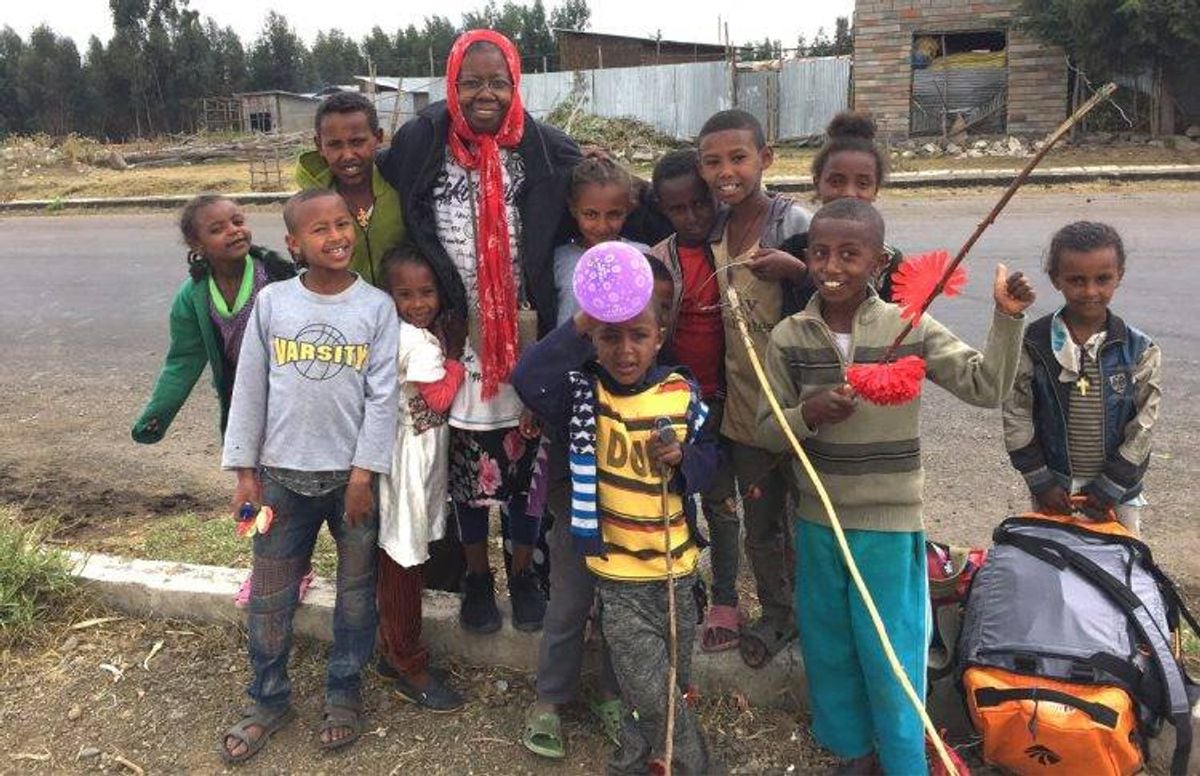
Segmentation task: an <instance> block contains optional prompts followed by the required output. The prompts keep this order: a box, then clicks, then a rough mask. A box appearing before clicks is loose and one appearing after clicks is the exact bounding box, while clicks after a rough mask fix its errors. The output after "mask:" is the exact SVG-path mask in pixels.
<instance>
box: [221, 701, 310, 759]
mask: <svg viewBox="0 0 1200 776" xmlns="http://www.w3.org/2000/svg"><path fill="white" fill-rule="evenodd" d="M295 716H296V712H295V711H293V710H292V707H291V706H285V707H284V708H282V709H280V710H279V711H271V710H270V709H264V708H263V707H261V706H248V707H247V708H245V709H243V710H242V718H241V719H239V720H238V721H237V722H235V723H234V724H233V725H232V726H231V727H230V728H229V729H228V730H226V731H225V732H224V733H222V734H221V759H222V760H224V761H225V762H226V763H227V764H229V765H236V764H237V763H244V762H246V761H247V760H249V759H250V758H251V757H253V756H254V755H256V754H258V753H259V752H260V751H262V748H263V747H264V746H266V745H267V741H269V740H270V738H271V736H273V735H275V734H276V733H278V732H279V731H280V730H282V729H283V728H284V727H285V726H286V725H287V724H288V723H289V722H291V721H292V719H294V718H295ZM252 727H260V728H262V732H261V733H259V734H258V737H257V738H254V739H252V738H251V737H250V728H252ZM230 738H234V739H237V740H238V741H241V742H242V743H243V744H245V745H246V751H244V752H242V753H241V754H239V755H235V754H230V752H229V745H228V743H227V742H228V740H229V739H230Z"/></svg>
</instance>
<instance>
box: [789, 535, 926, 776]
mask: <svg viewBox="0 0 1200 776" xmlns="http://www.w3.org/2000/svg"><path fill="white" fill-rule="evenodd" d="M794 535H795V542H796V613H797V621H798V624H799V626H800V649H801V652H802V653H803V655H804V668H805V675H806V677H807V679H808V694H809V700H810V704H811V707H812V716H813V723H812V729H813V735H814V736H816V739H817V741H818V742H819V743H820V744H821V745H822V746H824V747H825V748H826V749H829V750H830V751H831V752H833V753H834V754H836V755H837V756H839V757H843V758H853V757H862V756H863V755H866V754H869V753H870V752H872V751H874V752H877V753H878V756H879V762H880V765H881V766H882V767H883V771H884V773H886V774H888V776H908V775H909V774H924V773H926V772H927V765H926V762H925V735H924V731H923V729H922V726H921V718H920V716H919V715H918V714H917V712H916V710H915V709H913V707H912V704H911V703H910V702H909V700H908V696H907V695H906V694H905V693H904V690H903V689H902V688H901V687H900V684H899V682H897V681H896V678H895V676H894V675H893V674H892V670H891V667H890V665H889V664H888V661H887V657H886V655H885V654H884V652H883V648H882V647H881V646H880V643H879V637H878V635H877V634H876V632H875V627H874V625H873V624H872V622H871V617H870V615H869V614H868V613H867V609H866V607H865V606H864V605H863V601H862V598H861V597H860V596H859V594H858V591H857V589H855V587H854V582H853V580H851V578H850V573H849V571H848V570H847V569H846V565H845V563H844V562H843V560H842V554H841V552H840V550H839V549H838V546H837V539H836V537H835V536H834V533H833V530H832V529H831V528H829V527H827V526H824V525H818V524H816V523H810V522H807V521H805V520H799V521H797V522H796V531H795V533H794ZM846 540H847V542H848V543H849V545H850V551H851V553H852V554H853V555H854V560H855V562H856V563H857V564H858V570H859V573H861V574H862V577H863V580H864V581H865V582H866V584H867V589H868V590H869V591H870V592H871V596H872V597H873V598H874V599H875V606H876V608H877V609H878V611H879V614H880V616H881V617H882V619H883V624H884V627H885V628H886V629H887V633H888V636H889V638H890V639H891V642H892V647H893V648H894V649H895V650H896V654H897V656H898V657H899V658H900V662H901V664H902V665H903V666H904V671H905V673H906V674H908V678H909V681H911V682H912V684H913V687H914V688H915V689H916V690H917V693H918V694H919V695H920V697H921V698H922V700H924V697H925V660H926V649H927V648H928V645H929V627H930V625H929V623H930V620H929V589H928V585H929V582H928V578H927V577H926V571H925V534H924V533H923V532H920V531H918V532H911V533H908V532H906V533H894V532H888V531H846Z"/></svg>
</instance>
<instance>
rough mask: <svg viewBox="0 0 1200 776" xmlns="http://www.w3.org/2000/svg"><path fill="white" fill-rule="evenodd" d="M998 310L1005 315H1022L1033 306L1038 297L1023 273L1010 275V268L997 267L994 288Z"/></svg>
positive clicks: (993, 294) (1001, 265) (993, 292)
mask: <svg viewBox="0 0 1200 776" xmlns="http://www.w3.org/2000/svg"><path fill="white" fill-rule="evenodd" d="M992 296H993V297H994V298H995V300H996V309H997V310H999V311H1000V312H1002V313H1004V314H1005V315H1020V314H1021V313H1023V312H1025V310H1027V309H1028V308H1029V306H1030V305H1032V304H1033V300H1034V299H1035V298H1037V295H1036V294H1034V292H1033V286H1032V285H1030V283H1029V279H1028V278H1027V277H1025V274H1024V273H1022V272H1014V273H1013V274H1011V275H1009V274H1008V267H1006V266H1004V265H1003V264H997V265H996V282H995V284H994V285H993V287H992Z"/></svg>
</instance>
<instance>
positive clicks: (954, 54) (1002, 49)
mask: <svg viewBox="0 0 1200 776" xmlns="http://www.w3.org/2000/svg"><path fill="white" fill-rule="evenodd" d="M1007 44H1008V36H1007V33H1006V32H1005V31H1004V30H983V31H974V32H955V33H949V32H945V33H942V32H918V33H917V34H915V35H914V36H913V48H912V76H913V77H912V107H911V112H910V122H909V132H910V134H913V135H943V136H946V135H952V134H955V133H956V132H958V131H959V130H963V131H968V130H969V131H971V132H974V133H976V134H988V133H1000V132H1004V131H1005V124H1006V119H1007V113H1008V110H1007V105H1008V51H1007V47H1008V45H1007Z"/></svg>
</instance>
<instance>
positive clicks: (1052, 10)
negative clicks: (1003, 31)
mask: <svg viewBox="0 0 1200 776" xmlns="http://www.w3.org/2000/svg"><path fill="white" fill-rule="evenodd" d="M1024 10H1025V12H1026V14H1027V19H1026V22H1025V24H1026V26H1027V27H1028V28H1029V29H1031V30H1032V31H1033V32H1034V34H1036V35H1037V36H1038V37H1040V38H1041V39H1042V40H1044V41H1046V42H1048V43H1052V44H1057V45H1059V46H1061V47H1062V48H1063V49H1065V50H1066V52H1067V55H1068V56H1069V57H1070V59H1071V61H1072V62H1073V63H1074V64H1075V65H1076V66H1078V67H1080V68H1082V70H1083V71H1084V72H1086V73H1087V74H1088V77H1089V78H1091V79H1092V80H1093V81H1098V80H1100V79H1105V78H1111V77H1113V76H1114V75H1117V74H1121V73H1127V74H1133V73H1139V72H1145V71H1151V72H1153V73H1154V74H1155V75H1156V76H1159V75H1161V76H1164V77H1163V78H1162V79H1161V80H1158V81H1157V82H1158V83H1160V84H1161V85H1162V89H1163V91H1162V92H1161V93H1160V94H1158V95H1157V96H1158V111H1157V112H1156V113H1153V114H1152V115H1151V116H1150V130H1151V132H1155V133H1166V134H1171V133H1173V132H1174V131H1175V118H1176V117H1175V108H1174V106H1175V103H1174V100H1173V98H1172V95H1171V88H1172V82H1173V81H1174V79H1175V78H1176V77H1179V76H1182V75H1184V73H1186V72H1189V71H1194V68H1195V66H1196V64H1195V63H1196V61H1197V60H1198V59H1200V0H1024Z"/></svg>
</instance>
